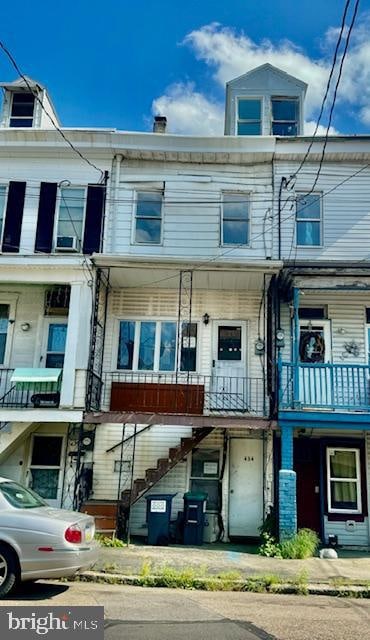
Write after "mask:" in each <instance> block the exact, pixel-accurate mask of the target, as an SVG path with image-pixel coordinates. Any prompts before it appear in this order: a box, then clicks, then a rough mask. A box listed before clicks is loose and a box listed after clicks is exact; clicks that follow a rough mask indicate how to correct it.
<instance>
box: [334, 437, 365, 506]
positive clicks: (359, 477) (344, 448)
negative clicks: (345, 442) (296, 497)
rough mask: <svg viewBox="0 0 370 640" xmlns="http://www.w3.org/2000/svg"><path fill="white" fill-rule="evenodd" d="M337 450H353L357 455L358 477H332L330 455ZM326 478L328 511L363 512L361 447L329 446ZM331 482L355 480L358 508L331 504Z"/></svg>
mask: <svg viewBox="0 0 370 640" xmlns="http://www.w3.org/2000/svg"><path fill="white" fill-rule="evenodd" d="M335 451H351V452H353V453H355V457H356V478H336V477H334V478H332V477H331V476H330V455H331V454H332V453H334V452H335ZM326 479H327V496H328V513H343V514H344V513H353V514H361V513H362V496H361V461H360V449H357V448H356V447H327V449H326ZM331 482H353V483H355V484H356V488H357V509H338V508H333V507H332V506H331Z"/></svg>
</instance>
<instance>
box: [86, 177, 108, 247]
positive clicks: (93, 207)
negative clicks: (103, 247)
mask: <svg viewBox="0 0 370 640" xmlns="http://www.w3.org/2000/svg"><path fill="white" fill-rule="evenodd" d="M104 193H105V186H104V185H100V184H90V185H89V186H88V189H87V201H86V217H85V233H84V241H83V247H82V252H83V253H94V252H96V251H100V243H101V234H102V224H103V208H104Z"/></svg>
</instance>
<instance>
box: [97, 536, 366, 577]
mask: <svg viewBox="0 0 370 640" xmlns="http://www.w3.org/2000/svg"><path fill="white" fill-rule="evenodd" d="M248 549H249V552H248ZM250 551H251V548H250V547H246V546H243V545H233V544H222V543H220V544H211V545H204V546H202V547H187V546H183V545H171V546H169V547H151V546H149V545H136V544H132V545H130V546H129V547H128V548H127V547H125V548H120V549H115V548H104V547H102V548H101V551H100V557H99V560H98V562H97V563H96V565H95V567H94V570H96V571H109V572H112V573H122V574H124V575H127V576H135V575H138V574H140V571H141V570H142V568H143V566H146V567H148V564H149V565H150V568H151V573H152V574H153V575H155V574H157V573H159V572H160V569H161V568H163V567H171V568H173V569H178V570H181V569H189V568H192V569H195V570H199V571H203V572H204V573H205V574H206V575H209V576H212V575H217V574H220V573H225V572H236V571H237V572H238V573H240V576H241V577H242V578H248V577H252V576H262V575H275V576H278V577H280V578H282V579H284V578H285V579H294V578H296V577H297V576H298V575H300V574H302V572H305V573H306V575H307V580H308V581H309V582H310V583H316V584H320V583H326V584H328V583H330V582H333V581H340V580H344V581H346V582H347V581H348V582H350V583H352V584H356V583H358V582H368V583H369V584H370V552H369V551H342V550H339V551H338V554H339V558H338V559H337V560H321V559H320V558H309V559H307V560H281V559H279V558H265V557H263V556H259V555H257V554H256V553H251V552H250Z"/></svg>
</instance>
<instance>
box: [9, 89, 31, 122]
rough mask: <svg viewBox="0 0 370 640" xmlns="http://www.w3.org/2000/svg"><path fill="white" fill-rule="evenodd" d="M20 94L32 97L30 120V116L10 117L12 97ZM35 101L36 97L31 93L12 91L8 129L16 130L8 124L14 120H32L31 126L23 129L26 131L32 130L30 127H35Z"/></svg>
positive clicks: (10, 113) (11, 103)
mask: <svg viewBox="0 0 370 640" xmlns="http://www.w3.org/2000/svg"><path fill="white" fill-rule="evenodd" d="M20 93H24V94H31V95H33V98H34V100H33V113H32V118H31V117H30V116H13V115H12V111H13V102H14V96H15V95H16V94H20ZM36 101H37V100H36V96H35V95H34V94H33V93H32V91H12V99H11V102H10V109H9V123H8V125H9V128H12V129H16V128H17V127H12V126H11V124H10V123H11V121H12V120H13V119H14V120H32V124H31V126H30V127H24V128H27V129H32V127H34V126H35V114H36ZM18 126H19V125H18Z"/></svg>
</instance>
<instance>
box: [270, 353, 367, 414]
mask: <svg viewBox="0 0 370 640" xmlns="http://www.w3.org/2000/svg"><path fill="white" fill-rule="evenodd" d="M279 408H280V409H304V408H314V409H315V408H316V409H333V410H335V409H337V410H338V409H339V410H341V409H342V410H346V411H370V367H369V366H368V365H365V364H331V363H325V364H307V363H299V364H292V363H291V362H280V363H279Z"/></svg>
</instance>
